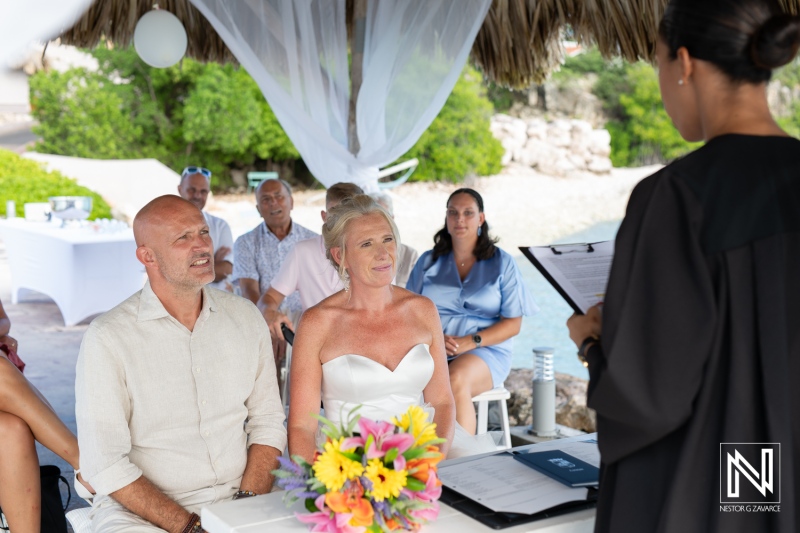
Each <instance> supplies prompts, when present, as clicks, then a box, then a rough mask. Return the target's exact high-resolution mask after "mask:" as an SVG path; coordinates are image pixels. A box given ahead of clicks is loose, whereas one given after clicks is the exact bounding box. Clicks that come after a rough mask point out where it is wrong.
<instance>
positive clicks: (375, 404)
mask: <svg viewBox="0 0 800 533" xmlns="http://www.w3.org/2000/svg"><path fill="white" fill-rule="evenodd" d="M433 367H434V365H433V356H431V352H430V347H429V346H428V345H427V344H417V345H416V346H414V347H413V348H411V350H409V351H408V353H407V354H406V355H405V356H404V357H403V359H402V360H401V361H400V364H398V365H397V368H395V369H394V371H392V370H389V369H388V368H386V367H385V366H383V365H382V364H380V363H378V362H376V361H373V360H372V359H370V358H368V357H364V356H363V355H357V354H346V355H341V356H339V357H336V358H334V359H331V360H330V361H328V362H327V363H324V364H323V365H322V404H323V406H324V408H325V417H326V418H328V419H329V420H331V421H333V422H335V423H338V422H340V421H341V419H342V418H346V417H347V415H348V414H349V413H350V411H352V410H353V409H354V408H355V407H356V406H359V405H360V406H361V408H360V409H359V410H358V411H357V413H358V414H360V415H361V416H363V417H365V418H370V419H373V420H387V421H388V420H391V419H392V417H395V416H398V415H401V414H403V413H405V412H406V411H407V410H408V408H409V407H410V406H412V405H420V406H422V407H424V408H425V410H426V411H429V413H430V414H431V418H433V409H432V408H431V407H430V406H426V405H425V403H424V398H423V394H422V391H423V390H424V389H425V387H426V386H427V385H428V381H430V379H431V376H433ZM494 449H495V447H494V441H493V440H492V439H491V437H489V436H488V435H482V436H478V437H477V438H476V437H474V436H472V435H470V434H469V433H467V432H466V431H465V430H464V428H462V427H461V426H459V425H458V424H456V431H455V437H454V440H453V443H452V445H451V448H450V453H449V454H448V458H453V457H463V456H465V455H472V454H476V453H484V452H487V451H493V450H494Z"/></svg>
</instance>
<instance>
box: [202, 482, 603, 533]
mask: <svg viewBox="0 0 800 533" xmlns="http://www.w3.org/2000/svg"><path fill="white" fill-rule="evenodd" d="M283 494H284V493H283V491H281V492H273V493H271V494H265V495H263V496H254V497H252V498H245V499H243V500H236V501H228V502H223V503H217V504H214V505H210V506H208V507H205V508H203V511H202V516H201V518H202V521H203V529H205V530H206V531H208V533H306V532H307V531H308V527H307V526H306V525H305V524H303V523H302V522H300V521H299V520H298V519H297V518H296V517H295V516H294V512H295V511H301V510H303V507H302V504H301V503H299V502H298V503H296V504H295V506H293V507H291V508H287V507H286V506H285V505H284V503H283ZM439 505H440V510H439V518H438V519H437V520H436V521H435V522H434V523H432V524H429V525H427V526H423V528H422V529H421V532H422V533H452V532H453V531H457V532H458V533H482V532H489V531H497V530H495V529H491V528H489V527H486V526H484V525H483V524H481V523H480V522H478V521H477V520H473V519H472V518H470V517H468V516H467V515H465V514H463V513H461V512H460V511H457V510H455V509H453V508H452V507H450V506H448V505H445V504H443V503H440V504H439ZM594 514H595V512H594V509H587V510H583V511H578V512H575V513H570V514H566V515H561V516H556V517H554V518H546V519H544V520H538V521H536V522H529V523H527V524H522V525H519V526H514V527H510V528H507V529H502V530H500V531H502V532H503V533H523V532H536V533H592V531H594Z"/></svg>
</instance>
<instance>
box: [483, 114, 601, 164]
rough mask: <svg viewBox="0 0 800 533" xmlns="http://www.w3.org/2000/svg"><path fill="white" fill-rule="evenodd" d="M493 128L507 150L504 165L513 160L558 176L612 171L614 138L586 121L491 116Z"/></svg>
mask: <svg viewBox="0 0 800 533" xmlns="http://www.w3.org/2000/svg"><path fill="white" fill-rule="evenodd" d="M490 129H491V131H492V134H493V135H494V136H495V137H496V138H497V139H499V140H500V142H501V144H502V145H503V148H504V149H505V153H504V155H503V158H502V161H501V162H502V164H503V165H508V164H509V163H511V162H512V161H513V162H517V163H520V164H522V165H525V166H528V167H532V168H536V169H537V170H538V171H539V172H541V173H543V174H549V175H551V176H558V177H566V176H570V175H571V174H574V173H576V172H578V173H579V172H587V171H588V172H593V173H595V174H608V173H610V171H611V168H612V165H611V160H610V159H609V155H610V154H611V135H610V134H609V133H608V131H606V130H596V129H594V128H593V127H592V125H591V124H590V123H588V122H585V121H583V120H574V119H572V120H569V119H556V120H553V121H551V122H546V121H545V120H544V119H542V118H539V117H534V118H531V119H529V120H527V121H525V120H522V119H519V118H514V117H511V116H509V115H503V114H498V115H495V116H494V117H492V122H491V126H490Z"/></svg>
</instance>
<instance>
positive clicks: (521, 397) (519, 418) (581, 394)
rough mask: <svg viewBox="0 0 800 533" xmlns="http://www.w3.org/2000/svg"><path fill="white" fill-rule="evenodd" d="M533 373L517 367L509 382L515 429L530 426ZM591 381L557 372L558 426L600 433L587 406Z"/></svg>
mask: <svg viewBox="0 0 800 533" xmlns="http://www.w3.org/2000/svg"><path fill="white" fill-rule="evenodd" d="M532 379H533V370H531V369H530V368H515V369H512V370H511V374H510V375H509V376H508V379H506V382H505V387H506V389H508V390H509V392H511V399H509V400H508V420H509V423H510V424H511V425H512V426H530V425H531V417H532V415H531V414H532V406H533V395H532V389H531V380H532ZM588 384H589V382H588V381H586V380H585V379H580V378H576V377H575V376H570V375H569V374H561V373H556V423H557V424H561V425H564V426H567V427H571V428H574V429H580V430H581V431H585V432H587V433H593V432H595V431H597V429H596V427H597V418H596V417H595V413H594V411H593V410H592V409H589V408H588V407H586V390H587V386H588Z"/></svg>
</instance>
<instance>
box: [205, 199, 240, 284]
mask: <svg viewBox="0 0 800 533" xmlns="http://www.w3.org/2000/svg"><path fill="white" fill-rule="evenodd" d="M203 216H204V217H205V218H206V224H208V234H209V235H210V236H211V242H212V243H213V244H214V253H215V254H216V253H217V250H219V249H220V248H222V247H223V246H227V247H228V249H229V250H230V251H229V252H228V255H226V256H225V258H224V259H223V261H228V262H229V263H230V264H233V233H232V232H231V227H230V226H229V225H228V223H227V222H225V221H224V220H223V219H221V218H219V217H215V216H214V215H212V214H210V213H206V212H205V211H203ZM226 281H227V280H226V279H221V280H219V281H212V282H211V283H209V284H208V286H209V287H214V288H215V289H219V290H223V291H224V290H225V283H226Z"/></svg>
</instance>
